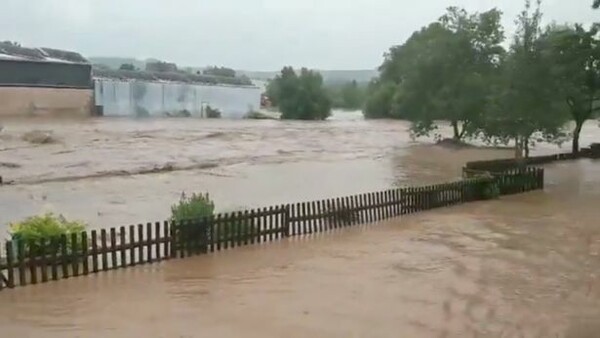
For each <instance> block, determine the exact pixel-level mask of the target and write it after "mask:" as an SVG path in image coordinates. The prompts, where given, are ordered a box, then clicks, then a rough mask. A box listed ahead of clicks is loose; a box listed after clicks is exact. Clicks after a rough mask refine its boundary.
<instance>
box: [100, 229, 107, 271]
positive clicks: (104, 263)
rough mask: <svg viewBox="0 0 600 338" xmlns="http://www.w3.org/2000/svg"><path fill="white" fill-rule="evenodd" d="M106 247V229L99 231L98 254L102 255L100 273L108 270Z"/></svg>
mask: <svg viewBox="0 0 600 338" xmlns="http://www.w3.org/2000/svg"><path fill="white" fill-rule="evenodd" d="M107 251H108V250H107V246H106V229H101V230H100V252H101V253H102V271H106V270H108V256H107Z"/></svg>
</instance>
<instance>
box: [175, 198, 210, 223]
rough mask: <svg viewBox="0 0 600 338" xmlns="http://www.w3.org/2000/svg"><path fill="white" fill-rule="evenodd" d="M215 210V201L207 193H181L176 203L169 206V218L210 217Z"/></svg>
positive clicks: (187, 219) (185, 219)
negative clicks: (187, 194) (188, 194)
mask: <svg viewBox="0 0 600 338" xmlns="http://www.w3.org/2000/svg"><path fill="white" fill-rule="evenodd" d="M214 212H215V203H214V202H213V201H212V200H211V199H210V197H209V196H208V194H192V195H191V196H189V197H188V196H186V194H185V193H182V194H181V198H180V199H179V202H178V203H177V204H174V205H173V206H171V220H173V221H175V222H181V221H189V220H200V219H203V218H204V217H211V216H212V215H213V214H214Z"/></svg>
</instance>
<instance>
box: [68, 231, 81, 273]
mask: <svg viewBox="0 0 600 338" xmlns="http://www.w3.org/2000/svg"><path fill="white" fill-rule="evenodd" d="M77 235H78V234H77V233H72V234H71V252H70V256H69V259H70V260H71V271H72V272H73V277H78V276H79V260H80V259H81V253H80V251H79V248H80V247H81V246H80V244H79V243H78V241H77Z"/></svg>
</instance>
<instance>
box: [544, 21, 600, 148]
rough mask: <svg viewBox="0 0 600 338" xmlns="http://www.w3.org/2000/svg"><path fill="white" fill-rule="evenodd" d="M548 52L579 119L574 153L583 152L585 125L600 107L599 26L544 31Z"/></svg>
mask: <svg viewBox="0 0 600 338" xmlns="http://www.w3.org/2000/svg"><path fill="white" fill-rule="evenodd" d="M543 39H544V40H545V41H544V42H545V52H546V53H545V56H546V57H548V59H549V61H548V62H549V64H550V65H551V68H550V69H551V70H552V75H553V77H554V80H555V81H556V88H557V90H558V91H559V95H561V96H562V97H563V98H564V100H565V103H566V105H567V107H568V109H569V112H570V115H571V116H570V117H571V118H572V120H573V121H574V122H575V128H574V130H573V143H572V151H573V153H578V152H579V136H580V133H581V129H582V127H583V125H584V123H585V121H587V120H588V119H591V118H592V117H593V114H594V111H595V110H597V107H596V105H595V104H596V103H597V101H598V100H599V99H600V40H599V39H598V29H597V27H592V28H590V29H589V30H586V29H585V28H584V27H583V26H581V25H574V26H567V27H564V26H563V27H556V26H554V27H550V28H549V29H548V30H547V31H546V32H545V34H544V36H543Z"/></svg>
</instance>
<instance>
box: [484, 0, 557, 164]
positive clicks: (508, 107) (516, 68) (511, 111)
mask: <svg viewBox="0 0 600 338" xmlns="http://www.w3.org/2000/svg"><path fill="white" fill-rule="evenodd" d="M539 6H540V2H539V1H538V2H537V6H536V7H535V8H532V6H531V3H530V1H529V0H527V1H526V4H525V10H524V11H523V12H522V13H521V14H520V15H519V17H518V19H517V21H516V24H517V32H516V34H515V36H514V38H513V41H512V44H511V46H510V51H509V53H508V55H507V57H506V58H505V60H503V62H502V66H501V75H500V76H499V77H498V78H497V79H496V81H495V82H494V84H495V85H496V89H495V91H494V96H493V99H492V100H491V105H490V109H489V111H488V114H486V119H485V123H484V127H483V132H484V135H485V137H486V138H487V139H488V140H490V139H491V140H500V141H502V142H503V143H506V142H508V141H509V140H511V141H514V143H515V156H516V157H521V156H523V155H524V156H528V155H529V146H530V144H531V143H532V142H533V140H534V136H536V137H535V138H536V139H537V138H539V137H541V138H544V139H545V140H547V141H556V140H559V139H560V138H561V137H562V136H563V134H562V132H561V127H562V125H563V124H564V123H565V117H566V116H565V114H564V113H563V111H562V110H561V109H560V105H559V104H558V103H557V100H556V90H557V89H556V87H555V86H554V85H553V84H555V83H556V81H554V78H553V76H552V72H551V70H550V69H551V67H552V64H551V63H550V62H549V60H548V58H545V57H544V55H543V54H544V53H543V51H544V43H545V41H544V40H543V39H542V32H541V29H540V21H541V16H542V15H541V12H540V9H539Z"/></svg>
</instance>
